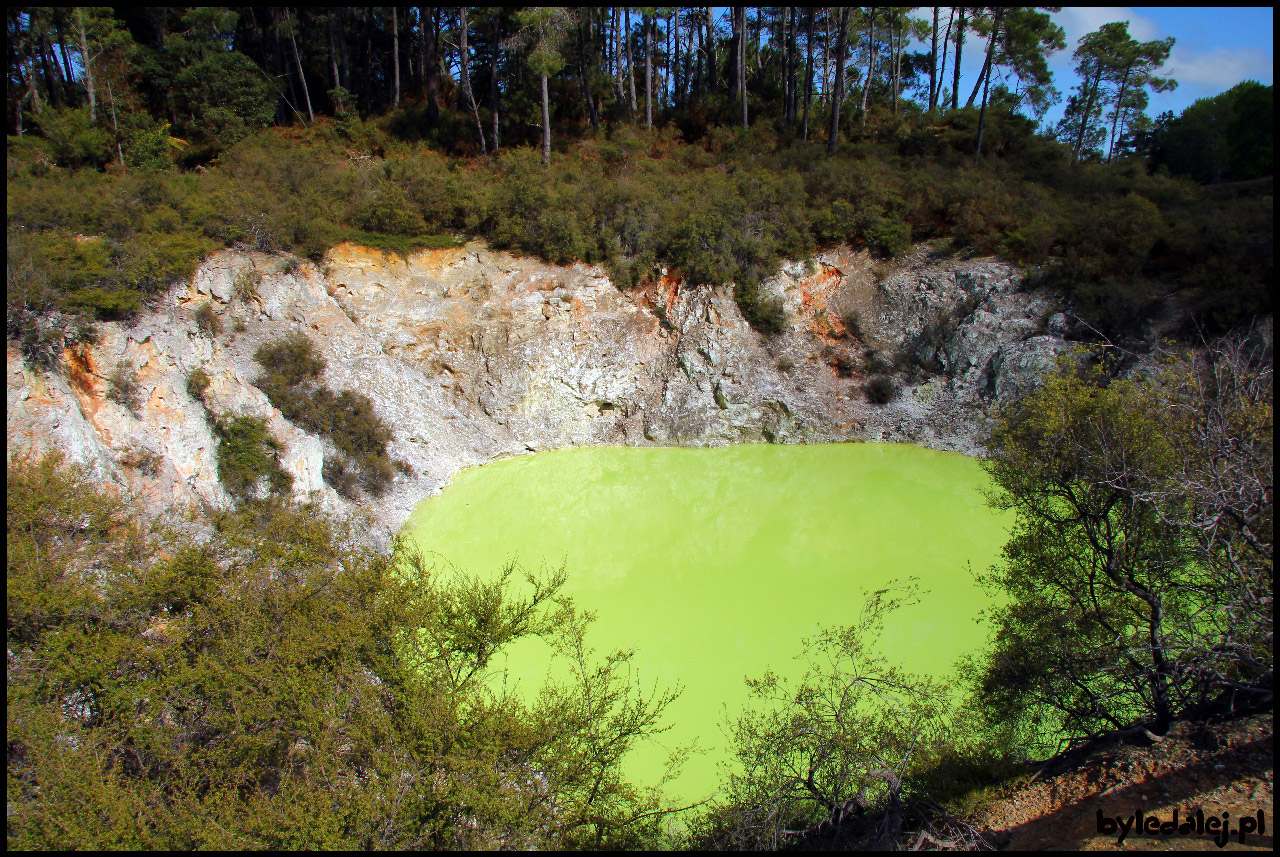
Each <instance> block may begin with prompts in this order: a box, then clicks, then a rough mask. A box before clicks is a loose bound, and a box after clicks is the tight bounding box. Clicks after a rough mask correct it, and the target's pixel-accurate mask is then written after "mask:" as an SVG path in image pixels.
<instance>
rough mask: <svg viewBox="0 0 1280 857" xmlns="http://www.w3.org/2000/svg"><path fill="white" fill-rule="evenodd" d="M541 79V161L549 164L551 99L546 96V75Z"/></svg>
mask: <svg viewBox="0 0 1280 857" xmlns="http://www.w3.org/2000/svg"><path fill="white" fill-rule="evenodd" d="M540 77H541V79H542V163H544V164H546V165H547V166H551V99H550V98H549V97H548V96H547V76H546V75H545V74H544V75H540Z"/></svg>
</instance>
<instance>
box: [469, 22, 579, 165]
mask: <svg viewBox="0 0 1280 857" xmlns="http://www.w3.org/2000/svg"><path fill="white" fill-rule="evenodd" d="M501 50H502V17H501V13H500V12H498V11H495V12H494V13H493V38H492V40H491V46H490V48H489V109H490V110H491V111H493V150H494V151H495V152H496V151H498V146H499V144H500V142H501V141H500V138H499V137H500V135H499V133H498V132H499V129H500V128H501V119H500V117H501V112H502V91H501V88H500V87H499V86H498V53H499V51H501ZM592 118H593V124H598V120H597V119H595V108H594V107H593V108H592Z"/></svg>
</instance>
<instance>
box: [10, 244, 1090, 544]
mask: <svg viewBox="0 0 1280 857" xmlns="http://www.w3.org/2000/svg"><path fill="white" fill-rule="evenodd" d="M1020 284H1021V276H1020V273H1019V271H1018V269H1017V268H1016V267H1015V266H1012V265H1010V264H1008V263H1005V262H1002V261H999V260H995V259H957V258H955V257H954V256H943V255H937V254H935V253H934V252H933V250H932V249H931V248H930V247H927V246H923V245H922V246H919V247H917V248H916V249H915V250H914V251H913V252H912V253H910V254H908V255H907V256H906V257H904V258H902V259H900V260H898V261H897V262H895V263H887V262H878V261H875V260H873V259H872V258H871V257H870V256H868V254H867V253H866V252H865V251H859V252H855V251H852V250H849V249H847V248H838V249H835V250H831V251H826V252H823V253H820V254H818V255H817V256H815V257H813V259H811V260H809V261H807V262H793V263H788V264H787V265H785V266H784V267H783V270H782V272H781V273H780V274H779V276H777V277H775V278H774V279H772V280H770V281H769V282H767V283H765V284H764V287H763V292H764V293H765V294H766V296H774V297H777V298H780V299H781V300H782V301H783V306H784V309H785V314H786V318H787V326H788V329H787V330H786V332H784V333H782V334H780V335H778V336H776V337H772V338H764V337H762V336H761V335H760V334H759V333H757V332H756V331H754V330H752V329H751V328H750V326H749V325H748V324H747V323H746V321H745V320H744V319H743V317H742V315H741V313H740V312H739V310H738V307H737V305H736V304H735V302H734V300H733V296H732V291H731V289H729V288H725V287H714V288H712V287H686V286H683V285H681V284H679V283H677V282H676V281H675V280H673V279H670V278H663V279H662V280H661V281H660V282H659V283H657V284H654V285H652V286H650V287H648V288H645V289H641V290H636V291H627V292H623V291H619V290H618V289H617V288H615V287H614V286H613V284H612V283H611V282H610V280H609V279H608V277H607V276H606V275H605V273H604V271H603V270H602V269H600V268H597V267H592V266H586V265H580V264H579V265H573V266H569V267H558V266H554V265H550V264H546V263H543V262H539V261H537V260H534V259H528V258H517V257H514V256H511V255H509V254H506V253H501V252H495V251H491V250H489V249H486V248H485V247H484V246H483V245H481V244H478V243H472V244H469V245H467V246H466V247H463V248H458V249H452V250H431V251H424V252H422V253H419V254H416V255H414V256H411V257H409V258H408V259H404V258H402V257H398V256H392V255H387V254H383V253H381V252H379V251H376V250H369V249H367V248H362V247H358V246H355V245H350V244H345V245H340V246H339V247H336V248H334V249H333V250H331V251H330V252H329V253H328V254H327V256H326V258H325V260H324V262H323V263H321V264H319V265H315V264H311V263H299V262H298V261H297V260H294V259H292V258H289V257H285V256H271V255H267V254H259V253H242V252H237V251H230V250H228V251H223V252H220V253H218V254H215V255H214V256H212V257H211V258H209V259H208V260H206V261H205V262H204V263H202V264H201V266H200V268H199V270H198V271H197V273H196V275H195V277H194V278H193V279H192V281H191V282H190V283H184V284H179V285H178V286H175V287H174V288H173V289H172V290H170V291H169V292H168V293H167V294H165V295H163V296H162V297H160V298H159V299H157V300H155V301H154V302H153V303H152V305H151V306H150V307H149V308H148V309H147V311H145V312H143V313H141V314H139V315H138V316H137V317H136V318H135V319H134V321H133V322H132V323H131V324H129V325H128V326H123V325H120V324H115V323H104V324H100V325H99V326H98V327H99V333H100V335H99V337H98V341H97V342H96V343H95V344H93V345H85V346H81V347H79V348H77V349H75V350H70V349H69V350H67V351H66V352H64V354H63V358H62V365H61V366H60V367H59V370H58V371H57V372H53V373H46V372H43V371H40V370H38V369H36V368H34V367H32V366H30V365H28V364H27V363H26V362H25V361H24V360H23V359H22V357H21V355H20V353H19V352H18V351H17V350H16V349H15V348H14V346H13V344H12V343H10V346H9V348H8V351H7V368H8V388H7V391H8V399H7V404H8V409H7V413H8V416H7V428H8V443H9V450H10V452H9V454H10V456H13V455H15V454H19V455H23V454H37V455H38V454H43V453H44V452H47V451H49V450H50V449H53V448H57V449H60V450H62V452H63V454H64V455H65V456H66V457H67V458H68V459H69V460H70V461H73V462H76V463H79V464H82V465H84V466H85V467H87V468H88V469H89V470H90V471H91V472H92V473H93V474H94V475H95V477H97V478H98V479H100V480H102V481H103V482H105V483H108V484H111V485H114V486H116V487H117V488H119V489H120V490H122V491H127V492H130V493H131V494H132V495H134V496H136V497H138V498H139V499H140V501H141V503H142V504H143V506H144V507H145V509H146V510H147V511H149V512H151V513H153V514H154V513H160V512H163V511H167V510H174V509H179V510H180V509H189V510H192V511H193V512H194V513H195V514H194V515H188V517H189V518H195V519H197V520H198V519H199V518H200V517H201V514H200V513H201V511H202V510H208V509H217V508H227V507H229V506H230V504H231V498H230V497H229V495H228V494H227V493H226V491H225V490H224V489H223V487H222V486H221V484H220V483H219V482H218V476H217V454H216V441H215V439H214V436H213V434H212V430H211V428H210V420H209V416H208V415H209V412H210V411H212V412H213V413H214V414H216V415H219V416H222V415H228V414H244V415H249V416H257V417H262V418H264V419H266V421H267V428H268V430H269V432H270V433H271V434H272V435H273V436H274V437H275V438H276V439H277V440H279V441H280V442H281V444H282V446H283V453H282V455H281V463H282V465H283V466H284V468H285V469H286V470H287V471H288V472H290V473H291V474H292V476H293V478H294V491H295V493H296V494H297V495H299V496H304V495H310V496H311V497H312V499H313V500H314V501H315V502H317V503H318V504H319V505H320V507H321V508H322V509H324V510H326V511H329V512H333V513H336V514H351V513H356V512H359V511H360V508H361V507H363V509H364V511H363V512H361V513H362V514H369V515H371V516H372V522H371V526H370V528H369V533H370V538H371V540H372V541H373V542H374V543H375V544H378V545H380V546H386V545H387V544H388V543H389V540H390V537H391V536H392V535H393V534H394V533H395V532H396V531H398V529H399V528H400V526H401V525H402V524H403V523H404V521H405V520H406V519H407V517H408V516H409V514H410V513H411V512H412V510H413V508H414V507H415V506H416V505H417V504H418V503H419V502H420V501H421V500H422V499H424V498H426V497H428V496H431V495H432V494H435V493H438V492H439V491H440V490H441V488H442V487H443V486H444V485H445V484H447V483H448V481H449V480H450V479H451V478H452V477H453V475H454V474H456V473H457V472H458V471H460V470H462V469H463V468H465V467H469V466H473V465H477V464H483V463H486V462H488V461H492V460H495V459H498V458H502V457H505V456H509V455H519V454H525V453H528V452H531V451H538V450H543V449H553V448H561V447H568V446H586V445H627V446H672V445H681V446H717V445H723V444H728V443H753V442H775V443H820V442H833V441H892V442H910V443H916V444H920V445H923V446H929V447H934V448H937V449H945V450H954V451H958V452H962V453H965V454H969V455H975V454H981V452H982V449H981V446H980V442H979V441H978V440H977V438H980V437H981V436H982V422H983V419H984V414H986V413H987V412H988V409H989V408H990V406H991V405H993V404H996V403H999V402H1001V401H1005V400H1007V399H1009V398H1010V397H1011V396H1014V395H1016V394H1017V392H1018V391H1020V390H1022V389H1025V388H1026V387H1027V386H1028V385H1030V384H1034V383H1035V379H1036V378H1037V377H1038V375H1039V373H1040V372H1042V371H1043V370H1044V369H1045V368H1047V367H1048V366H1050V365H1051V364H1052V362H1053V360H1054V358H1055V357H1056V355H1057V354H1059V353H1060V352H1062V351H1063V350H1065V348H1066V347H1067V343H1066V342H1065V340H1064V338H1063V335H1064V334H1065V332H1066V323H1065V318H1064V316H1063V315H1062V314H1061V313H1060V312H1058V310H1059V306H1058V303H1057V302H1056V301H1055V299H1054V298H1053V297H1052V296H1048V295H1044V294H1037V293H1031V292H1024V291H1022V290H1020ZM206 305H207V306H208V307H210V308H211V310H212V312H213V316H214V318H216V319H217V322H216V323H215V325H214V328H221V330H220V332H217V333H214V332H212V331H211V330H210V329H209V324H208V318H209V316H208V314H207V313H208V310H205V313H206V316H205V319H206V323H205V324H204V325H203V328H202V325H201V324H199V323H198V321H197V312H198V311H200V310H201V308H202V307H204V306H206ZM850 328H854V329H850ZM293 333H304V334H306V335H307V336H308V337H309V338H310V339H311V341H312V342H313V343H314V345H315V346H316V350H317V352H318V353H319V355H320V356H322V357H323V358H324V359H325V360H326V361H327V368H326V370H325V373H324V381H325V383H326V384H327V385H328V386H329V387H330V388H332V389H334V390H342V389H351V390H355V391H357V392H360V393H363V394H364V395H366V396H369V397H370V398H371V399H372V400H373V402H374V405H375V408H376V410H377V413H378V415H379V417H381V419H382V420H383V421H384V422H385V423H386V424H387V426H388V427H390V428H391V430H392V432H393V435H394V436H393V440H392V441H391V443H390V444H389V447H388V451H389V452H390V454H391V455H392V457H393V458H396V459H400V460H402V461H404V462H407V463H408V464H409V466H410V468H411V472H409V473H407V474H401V475H398V476H397V477H396V479H395V481H394V483H393V485H392V487H391V489H390V490H389V491H388V492H387V493H386V494H385V495H384V496H382V497H380V498H377V499H376V500H374V501H371V502H369V501H366V502H365V503H363V504H357V503H351V502H349V501H347V500H345V499H343V498H342V497H340V496H339V495H338V494H337V493H336V492H335V491H334V490H333V489H332V488H330V487H329V486H327V485H326V484H325V483H324V480H323V479H322V477H321V470H322V466H323V462H324V459H325V456H326V454H331V453H332V450H327V449H326V443H327V442H326V441H324V440H322V439H321V438H319V437H317V436H315V435H311V434H308V433H307V432H305V431H303V430H302V429H300V428H298V427H297V426H294V425H293V424H291V423H289V422H288V421H287V420H285V419H284V417H283V416H281V414H280V412H279V411H278V410H277V409H275V408H273V407H272V406H271V404H270V402H269V401H268V400H267V397H266V396H265V395H264V394H263V393H262V391H261V390H259V389H258V388H257V387H256V386H255V384H254V381H255V379H256V378H257V376H258V375H259V374H260V372H261V369H260V367H259V366H258V365H257V363H256V362H254V360H253V353H254V351H255V350H256V349H257V348H258V347H259V346H260V345H261V344H263V343H265V342H270V341H274V340H277V339H280V338H282V337H284V336H287V335H289V334H293ZM909 366H914V367H916V369H915V370H914V371H911V372H908V371H906V367H909ZM194 369H201V370H203V371H204V372H205V373H206V374H207V375H208V376H209V378H210V384H209V387H208V389H207V390H206V392H205V395H204V402H201V401H200V400H198V399H195V398H193V397H192V396H191V395H190V394H189V393H188V392H187V376H188V374H189V373H190V372H191V371H192V370H194ZM120 370H123V371H125V372H126V373H131V376H132V377H133V378H134V380H135V381H136V383H137V391H138V395H137V397H136V406H135V407H134V408H132V409H131V408H129V407H126V406H125V405H123V404H120V403H119V402H117V401H115V400H114V399H113V397H111V396H109V395H108V393H109V392H110V387H111V383H110V381H109V378H111V376H112V375H113V373H115V372H117V371H120ZM876 375H886V376H889V377H891V378H893V380H894V384H895V387H896V392H895V396H894V398H893V399H892V400H891V401H889V402H888V403H887V404H883V405H876V404H872V403H871V402H869V401H868V400H867V397H866V396H865V395H864V386H865V384H866V383H867V382H868V380H869V379H870V378H872V377H874V376H876Z"/></svg>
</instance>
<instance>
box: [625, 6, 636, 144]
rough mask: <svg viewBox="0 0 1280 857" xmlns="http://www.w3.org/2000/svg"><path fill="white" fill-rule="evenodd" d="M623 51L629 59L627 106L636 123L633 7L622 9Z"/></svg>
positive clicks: (632, 119)
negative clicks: (632, 52) (632, 57)
mask: <svg viewBox="0 0 1280 857" xmlns="http://www.w3.org/2000/svg"><path fill="white" fill-rule="evenodd" d="M622 49H623V51H624V52H625V53H626V57H627V104H628V105H629V106H630V108H631V121H632V122H634V121H636V73H635V64H634V63H632V62H631V7H630V6H623V7H622Z"/></svg>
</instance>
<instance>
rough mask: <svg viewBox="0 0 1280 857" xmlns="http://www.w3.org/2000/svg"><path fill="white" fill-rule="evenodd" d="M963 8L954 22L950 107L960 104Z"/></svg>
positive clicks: (954, 107)
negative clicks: (953, 58)
mask: <svg viewBox="0 0 1280 857" xmlns="http://www.w3.org/2000/svg"><path fill="white" fill-rule="evenodd" d="M964 10H965V7H964V6H961V7H960V20H959V21H958V22H957V23H956V60H955V65H956V68H955V77H953V78H952V81H951V109H952V110H955V109H956V108H957V107H959V106H960V51H961V49H963V48H964Z"/></svg>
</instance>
